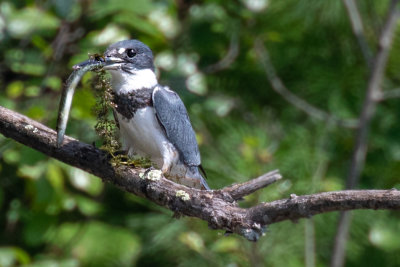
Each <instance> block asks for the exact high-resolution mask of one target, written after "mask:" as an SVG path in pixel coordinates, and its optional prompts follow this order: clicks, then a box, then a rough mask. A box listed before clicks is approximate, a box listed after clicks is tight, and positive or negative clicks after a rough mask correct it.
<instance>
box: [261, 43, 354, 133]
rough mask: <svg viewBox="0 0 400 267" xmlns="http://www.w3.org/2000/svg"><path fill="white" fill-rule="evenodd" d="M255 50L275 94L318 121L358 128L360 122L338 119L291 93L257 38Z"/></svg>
mask: <svg viewBox="0 0 400 267" xmlns="http://www.w3.org/2000/svg"><path fill="white" fill-rule="evenodd" d="M254 49H255V51H256V53H257V55H258V59H259V60H260V62H261V64H262V66H263V67H264V70H265V73H266V75H267V78H268V80H269V82H270V84H271V86H272V89H274V91H275V92H277V93H278V94H280V95H281V96H282V97H283V98H284V99H285V100H286V101H287V102H289V103H290V104H292V105H293V106H295V107H296V108H298V109H300V110H302V111H303V112H305V113H306V114H307V115H309V116H310V117H314V118H316V119H318V120H324V121H332V122H333V123H334V124H336V125H338V126H342V127H346V128H357V127H358V120H356V119H340V118H337V117H336V116H335V115H332V114H329V113H328V112H326V111H324V110H321V109H319V108H317V107H315V106H313V105H311V104H310V103H308V102H307V101H305V100H304V99H302V98H300V97H298V96H297V95H295V94H293V93H292V92H291V91H289V90H288V89H287V88H286V86H285V85H284V84H283V82H282V80H281V79H280V78H279V76H278V75H277V74H276V71H275V67H274V65H273V64H272V62H271V60H270V57H269V54H268V51H267V49H266V48H265V46H264V45H263V43H262V41H261V39H260V38H257V39H256V40H255V42H254Z"/></svg>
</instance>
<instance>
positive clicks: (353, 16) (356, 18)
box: [342, 0, 372, 69]
mask: <svg viewBox="0 0 400 267" xmlns="http://www.w3.org/2000/svg"><path fill="white" fill-rule="evenodd" d="M342 1H343V4H344V6H345V8H346V11H347V14H348V15H349V19H350V22H351V28H352V29H353V33H354V35H355V37H356V38H357V41H358V44H359V46H360V48H361V52H362V54H363V56H364V60H365V62H366V63H367V66H368V68H369V69H370V68H371V66H372V52H371V49H370V47H369V45H368V42H367V40H366V38H365V34H364V26H363V23H362V20H361V15H360V12H359V11H358V8H357V4H356V2H355V1H354V0H342Z"/></svg>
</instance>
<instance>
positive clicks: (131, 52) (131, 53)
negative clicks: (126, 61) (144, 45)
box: [126, 49, 136, 58]
mask: <svg viewBox="0 0 400 267" xmlns="http://www.w3.org/2000/svg"><path fill="white" fill-rule="evenodd" d="M126 54H127V55H128V57H131V58H132V57H134V56H136V52H135V50H133V49H128V50H126Z"/></svg>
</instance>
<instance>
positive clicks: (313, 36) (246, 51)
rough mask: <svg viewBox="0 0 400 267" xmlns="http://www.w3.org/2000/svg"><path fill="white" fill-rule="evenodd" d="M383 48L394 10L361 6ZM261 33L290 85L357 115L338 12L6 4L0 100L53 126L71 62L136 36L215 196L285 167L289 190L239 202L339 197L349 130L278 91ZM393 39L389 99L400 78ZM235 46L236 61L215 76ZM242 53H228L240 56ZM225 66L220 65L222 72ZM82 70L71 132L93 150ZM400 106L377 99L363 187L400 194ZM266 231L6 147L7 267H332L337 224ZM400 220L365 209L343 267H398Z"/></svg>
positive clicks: (325, 7) (360, 72) (353, 54)
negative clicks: (230, 224) (221, 223)
mask: <svg viewBox="0 0 400 267" xmlns="http://www.w3.org/2000/svg"><path fill="white" fill-rule="evenodd" d="M357 4H358V6H359V8H360V12H361V16H362V19H363V21H364V24H365V25H364V26H365V35H366V39H367V41H368V43H369V45H370V47H371V48H372V50H373V51H376V48H377V37H378V36H379V32H380V30H381V28H382V25H383V22H384V16H385V12H386V9H387V6H388V1H387V0H381V1H374V0H363V1H357ZM256 37H260V38H261V39H262V40H263V42H264V43H265V45H266V47H267V48H268V49H269V52H270V54H271V58H272V62H273V63H274V64H275V67H276V68H277V72H278V74H279V75H280V76H281V77H282V78H283V80H284V82H285V84H286V85H287V87H288V88H289V89H290V90H291V91H292V92H293V93H295V94H297V95H299V96H301V97H302V98H304V99H306V100H307V101H308V102H310V103H311V104H313V105H315V106H317V107H319V108H321V109H324V110H326V111H327V112H329V113H332V114H335V115H336V116H338V117H341V118H355V117H357V116H358V114H359V112H360V108H361V106H362V101H363V97H364V92H365V89H366V84H367V80H368V73H369V70H368V67H367V66H366V64H365V61H364V59H363V56H362V53H361V50H360V47H359V46H358V43H357V40H356V38H355V37H354V35H353V33H352V30H351V26H350V23H349V19H348V16H347V13H346V11H345V9H344V7H343V4H342V2H341V1H306V0H302V1H298V0H287V1H278V0H239V1H219V0H207V1H190V0H188V1H182V0H176V1H172V0H169V1H168V0H165V1H161V0H160V1H148V0H134V1H123V0H94V1H86V0H83V1H77V0H70V1H63V0H50V1H32V0H26V1H22V0H12V1H11V0H3V1H1V2H0V51H1V53H0V105H2V106H5V107H7V108H11V109H13V110H16V111H18V112H21V113H23V114H25V115H27V116H29V117H31V118H34V119H36V120H39V121H41V122H42V123H44V124H46V125H48V126H50V127H52V128H55V125H56V117H57V111H58V101H59V97H60V90H61V88H62V85H63V82H64V81H65V80H66V78H67V77H68V75H69V74H70V73H71V66H72V65H73V64H75V63H77V62H80V61H82V60H85V59H87V57H88V53H90V54H93V53H101V52H102V51H104V49H105V47H107V46H108V45H109V44H110V43H113V42H115V41H118V40H121V39H127V38H135V39H140V40H141V41H143V42H145V43H146V44H148V45H149V46H150V47H151V48H152V49H153V51H154V54H155V56H156V58H155V61H156V65H157V68H158V71H159V77H160V82H161V83H162V84H166V85H169V86H171V87H172V88H173V89H174V90H176V91H177V92H178V93H179V94H180V95H181V97H182V98H183V100H184V102H185V103H186V106H187V108H188V111H189V113H190V117H191V120H192V123H193V125H194V128H195V129H196V132H197V137H198V140H199V143H200V149H201V153H202V159H203V166H204V167H205V169H206V171H207V173H208V176H209V179H208V183H209V185H210V186H211V187H212V188H220V187H223V186H226V185H229V184H231V183H235V182H241V181H245V180H248V179H249V178H251V177H256V176H258V175H260V174H262V173H264V172H266V171H268V170H272V169H276V168H279V169H280V171H281V173H282V174H283V176H284V180H283V181H281V182H279V183H277V184H275V185H272V186H270V187H269V188H267V189H265V190H262V191H260V192H257V193H255V194H253V195H251V196H249V197H247V198H246V200H245V201H244V202H243V203H242V205H243V206H251V205H253V204H256V203H258V202H261V201H270V200H274V199H279V198H285V197H288V196H289V194H291V193H296V194H298V195H300V194H310V193H313V192H318V191H331V190H339V189H343V185H344V184H345V180H344V179H345V177H346V172H347V169H348V167H349V158H350V156H351V151H352V148H353V145H354V132H353V130H350V129H343V128H339V127H337V126H332V125H329V123H328V122H324V121H316V120H315V119H312V118H310V117H309V116H307V115H305V114H304V113H302V112H301V111H299V110H298V109H296V108H295V107H293V106H291V105H290V104H288V103H287V102H285V100H284V99H282V97H281V96H279V95H277V94H276V93H275V92H274V91H273V90H272V89H271V87H270V85H269V83H268V80H267V78H266V76H265V74H264V72H263V70H262V68H261V67H260V64H259V61H258V58H257V56H256V54H255V52H254V49H253V44H254V40H255V38H256ZM399 44H400V34H399V31H397V32H396V35H395V39H394V44H393V47H392V50H391V53H390V60H389V63H388V68H387V71H386V78H385V80H384V86H383V87H384V90H391V89H394V88H396V86H397V84H398V83H399V80H400V45H399ZM235 46H236V47H237V55H236V56H231V58H230V61H229V62H228V64H225V65H224V66H223V67H222V68H219V69H218V68H217V69H216V68H215V63H217V62H220V61H221V59H222V58H224V57H225V55H227V54H229V53H231V52H232V49H234V47H235ZM232 54H234V53H232ZM220 63H221V62H220ZM93 75H94V74H87V75H86V76H85V77H84V79H83V81H82V84H81V86H80V89H79V90H78V91H77V93H76V95H75V98H74V102H73V106H72V111H71V118H70V122H69V125H68V129H67V134H68V135H71V136H73V137H75V138H78V139H80V140H82V141H84V142H88V143H92V142H96V144H97V145H98V146H100V145H101V141H100V140H99V137H97V136H96V134H95V130H94V126H95V124H96V118H95V115H94V114H93V112H92V109H93V106H94V104H95V97H94V94H93V90H92V88H91V82H90V80H91V78H92V77H93ZM399 114H400V105H399V104H398V99H391V100H388V101H384V102H382V103H380V104H379V106H378V110H377V114H376V116H375V119H374V121H373V124H372V127H371V133H370V138H369V144H370V146H369V153H368V157H367V162H366V166H365V169H364V171H363V174H362V178H361V184H360V187H361V188H368V189H370V188H392V187H397V188H398V187H400V179H399V173H400V138H399V137H400V135H399V132H400V123H399ZM312 220H313V222H314V224H313V225H314V226H313V227H315V236H312V235H311V236H310V235H307V234H306V232H305V220H301V221H300V222H298V223H296V224H293V223H292V222H283V223H279V224H275V225H272V226H270V227H269V231H268V232H267V234H266V236H265V237H264V238H262V239H261V240H260V241H259V242H258V243H256V244H253V243H249V242H248V241H245V240H244V239H243V238H240V237H237V236H228V237H225V236H224V235H223V234H224V233H223V232H221V231H213V230H209V229H208V228H207V225H206V223H204V222H202V221H200V220H197V219H193V218H181V219H179V220H177V219H173V218H172V212H170V211H168V210H165V209H163V208H160V207H158V206H156V205H154V204H152V203H150V202H148V201H147V200H144V199H141V198H138V197H135V196H132V195H130V194H127V193H124V192H122V191H121V190H118V189H116V188H114V187H112V186H110V185H108V184H103V183H102V182H101V181H100V180H99V179H97V178H95V177H92V176H91V175H89V174H87V173H85V172H83V171H81V170H77V169H74V168H71V167H69V166H67V165H65V164H63V163H60V162H58V161H56V160H54V159H51V158H48V157H46V156H44V155H42V154H40V153H39V152H36V151H34V150H32V149H30V148H27V147H24V146H22V145H20V144H17V143H16V142H14V141H12V140H9V139H6V138H5V137H3V136H0V266H5V267H8V266H16V265H19V264H20V265H24V266H71V267H72V266H135V265H137V266H177V265H179V266H204V265H206V264H208V265H211V266H265V265H268V266H304V261H305V260H304V258H305V253H306V252H305V249H306V247H307V246H306V245H305V244H309V243H310V242H315V248H316V249H315V251H308V253H311V255H313V257H315V259H316V263H317V266H326V265H327V264H328V262H329V258H330V254H331V249H332V246H333V239H334V235H335V230H336V222H337V214H336V213H330V214H323V215H319V216H317V217H315V218H312ZM399 236H400V220H399V213H395V212H388V211H357V212H354V222H353V226H352V228H351V233H350V240H349V243H348V247H347V254H348V260H347V266H398V264H399V262H400V253H398V252H399V251H400V243H399V238H398V237H399Z"/></svg>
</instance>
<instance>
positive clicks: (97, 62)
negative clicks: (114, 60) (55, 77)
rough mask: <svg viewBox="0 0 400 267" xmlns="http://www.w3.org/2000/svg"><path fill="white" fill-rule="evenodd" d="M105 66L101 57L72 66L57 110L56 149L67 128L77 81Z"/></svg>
mask: <svg viewBox="0 0 400 267" xmlns="http://www.w3.org/2000/svg"><path fill="white" fill-rule="evenodd" d="M104 65H105V63H104V60H102V58H101V57H94V58H91V59H89V60H86V61H84V62H82V63H79V64H77V65H74V66H73V67H72V68H73V69H74V71H73V72H72V73H71V75H70V76H69V77H68V80H67V83H66V86H65V87H64V90H63V92H62V95H61V99H60V108H59V110H58V119H57V128H56V129H57V147H60V146H61V144H62V142H63V140H64V134H65V130H66V128H67V122H68V117H69V111H70V109H71V103H72V98H73V96H74V93H75V88H76V86H77V85H78V83H79V81H80V80H81V79H82V77H83V75H85V73H86V72H88V71H91V70H98V69H100V68H101V67H103V66H104Z"/></svg>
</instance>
